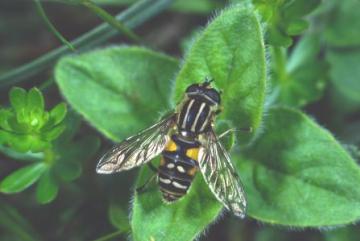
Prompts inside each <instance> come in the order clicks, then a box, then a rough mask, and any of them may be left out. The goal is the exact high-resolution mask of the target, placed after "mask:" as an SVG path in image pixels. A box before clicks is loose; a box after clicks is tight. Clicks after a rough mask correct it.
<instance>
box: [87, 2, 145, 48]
mask: <svg viewBox="0 0 360 241" xmlns="http://www.w3.org/2000/svg"><path fill="white" fill-rule="evenodd" d="M82 5H84V6H85V7H87V8H88V9H89V10H90V11H92V12H93V13H95V14H96V15H97V16H99V17H100V18H101V19H102V20H104V21H105V22H107V23H108V24H110V25H111V26H113V27H114V28H116V29H117V30H118V31H119V32H120V33H121V34H124V35H125V36H126V37H128V38H129V39H131V40H132V41H134V42H136V43H141V40H140V37H139V36H137V35H136V34H135V33H134V32H133V31H131V29H130V28H127V27H126V26H125V25H124V24H123V23H122V22H120V21H118V20H116V19H115V18H114V17H113V16H112V15H111V14H109V13H108V12H106V11H105V10H104V9H102V8H100V7H99V6H97V5H96V4H95V3H93V2H91V1H90V0H83V1H82Z"/></svg>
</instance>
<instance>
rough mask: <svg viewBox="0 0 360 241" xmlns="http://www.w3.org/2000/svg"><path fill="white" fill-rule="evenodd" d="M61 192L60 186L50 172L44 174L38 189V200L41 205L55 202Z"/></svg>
mask: <svg viewBox="0 0 360 241" xmlns="http://www.w3.org/2000/svg"><path fill="white" fill-rule="evenodd" d="M58 191H59V186H58V184H57V183H56V182H55V180H54V179H53V177H52V175H51V173H50V170H48V171H47V172H46V173H44V174H43V175H42V176H41V177H40V180H39V182H38V185H37V187H36V200H37V201H38V203H40V204H46V203H49V202H51V201H53V200H54V199H55V198H56V196H57V194H58Z"/></svg>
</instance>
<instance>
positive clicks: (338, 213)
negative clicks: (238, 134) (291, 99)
mask: <svg viewBox="0 0 360 241" xmlns="http://www.w3.org/2000/svg"><path fill="white" fill-rule="evenodd" d="M266 123H267V124H266V127H265V131H264V133H263V135H261V136H260V137H259V138H258V140H257V141H256V142H255V143H254V145H253V146H252V147H251V148H249V149H248V150H244V151H242V155H241V156H240V155H233V159H234V160H236V163H237V165H238V168H239V170H240V171H239V172H240V175H241V177H242V180H243V182H244V185H245V190H246V193H247V196H248V214H249V215H250V216H252V217H253V218H256V219H258V220H261V221H264V222H269V223H273V224H283V225H291V226H300V227H318V226H330V225H341V224H347V223H352V222H354V221H356V220H358V219H359V218H360V205H359V204H360V186H359V185H356V184H357V183H360V168H359V167H358V165H357V164H356V163H355V161H354V160H353V159H352V158H351V157H350V155H349V154H348V153H347V152H346V151H345V150H344V149H343V148H342V146H341V145H340V144H339V143H338V142H337V141H336V140H335V139H334V137H333V136H332V135H331V134H330V133H329V132H328V131H326V130H325V129H323V128H322V127H320V126H319V125H317V124H316V123H315V122H314V121H313V120H311V119H310V118H308V117H307V116H306V115H304V114H302V113H301V112H299V111H295V110H292V109H287V108H273V109H271V110H270V111H269V113H268V117H267V122H266Z"/></svg>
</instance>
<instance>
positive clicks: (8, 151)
mask: <svg viewBox="0 0 360 241" xmlns="http://www.w3.org/2000/svg"><path fill="white" fill-rule="evenodd" d="M0 135H1V132H0ZM0 142H1V141H0ZM0 152H1V153H3V154H5V155H6V156H8V157H10V158H11V159H15V160H18V161H27V162H28V161H41V160H43V159H44V153H42V152H40V153H39V152H38V153H34V152H30V151H29V152H26V153H21V152H17V151H16V150H14V149H12V148H9V147H5V146H2V145H0Z"/></svg>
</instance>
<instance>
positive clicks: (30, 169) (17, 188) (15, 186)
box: [0, 162, 48, 193]
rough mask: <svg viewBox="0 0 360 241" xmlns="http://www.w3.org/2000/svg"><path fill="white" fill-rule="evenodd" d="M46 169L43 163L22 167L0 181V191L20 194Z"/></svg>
mask: <svg viewBox="0 0 360 241" xmlns="http://www.w3.org/2000/svg"><path fill="white" fill-rule="evenodd" d="M47 169H48V166H47V165H46V164H45V163H43V162H41V163H35V164H31V165H27V166H26V167H22V168H20V169H18V170H16V171H14V172H13V173H11V174H10V175H9V176H7V177H5V179H4V180H2V181H1V183H0V191H1V192H3V193H17V192H21V191H23V190H24V189H26V188H27V187H29V186H31V185H32V184H33V183H34V182H36V181H37V180H38V179H39V178H40V176H41V175H42V174H43V173H44V172H45V171H46V170H47Z"/></svg>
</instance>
